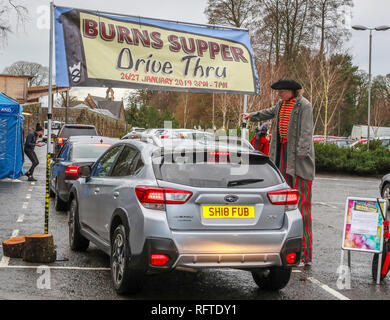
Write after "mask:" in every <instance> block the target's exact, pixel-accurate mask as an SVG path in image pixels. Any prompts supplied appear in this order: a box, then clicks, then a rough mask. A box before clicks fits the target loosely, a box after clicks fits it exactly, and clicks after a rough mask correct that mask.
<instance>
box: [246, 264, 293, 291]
mask: <svg viewBox="0 0 390 320" xmlns="http://www.w3.org/2000/svg"><path fill="white" fill-rule="evenodd" d="M290 275H291V267H271V268H269V269H265V270H258V271H257V270H256V271H252V277H253V280H254V281H255V282H256V284H257V285H258V286H259V287H260V288H261V289H265V290H280V289H283V288H284V287H285V286H286V285H287V283H288V282H289V280H290Z"/></svg>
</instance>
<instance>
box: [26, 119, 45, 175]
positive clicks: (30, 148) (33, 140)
mask: <svg viewBox="0 0 390 320" xmlns="http://www.w3.org/2000/svg"><path fill="white" fill-rule="evenodd" d="M42 134H43V128H42V127H41V125H40V124H39V123H37V125H36V127H35V131H31V132H30V133H29V134H28V135H27V137H26V142H25V144H24V153H25V154H26V155H27V157H28V158H29V159H30V161H31V163H32V165H31V168H30V169H29V170H28V171H27V172H26V176H27V177H28V181H37V180H36V179H35V178H34V177H33V174H34V169H35V167H36V166H37V165H38V164H39V161H38V157H37V155H36V154H35V151H34V149H35V146H38V147H42V144H40V143H37V138H38V137H39V136H40V135H42Z"/></svg>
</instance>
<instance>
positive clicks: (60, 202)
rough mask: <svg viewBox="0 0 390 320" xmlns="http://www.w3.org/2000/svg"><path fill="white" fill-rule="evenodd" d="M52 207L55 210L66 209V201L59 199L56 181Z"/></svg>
mask: <svg viewBox="0 0 390 320" xmlns="http://www.w3.org/2000/svg"><path fill="white" fill-rule="evenodd" d="M54 207H55V209H56V210H57V211H66V210H68V203H67V202H65V201H63V200H61V199H60V196H59V191H58V183H56V191H55V195H54Z"/></svg>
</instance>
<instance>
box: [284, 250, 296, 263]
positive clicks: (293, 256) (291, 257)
mask: <svg viewBox="0 0 390 320" xmlns="http://www.w3.org/2000/svg"><path fill="white" fill-rule="evenodd" d="M286 261H287V263H289V264H292V263H296V262H297V254H296V253H295V252H293V253H289V254H288V255H287V256H286Z"/></svg>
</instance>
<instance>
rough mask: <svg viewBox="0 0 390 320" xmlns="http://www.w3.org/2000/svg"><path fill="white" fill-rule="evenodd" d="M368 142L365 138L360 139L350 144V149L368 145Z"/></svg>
mask: <svg viewBox="0 0 390 320" xmlns="http://www.w3.org/2000/svg"><path fill="white" fill-rule="evenodd" d="M367 141H368V139H365V138H363V139H358V140H356V141H353V142H351V143H350V144H349V147H350V148H355V147H357V146H359V145H360V144H367Z"/></svg>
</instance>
